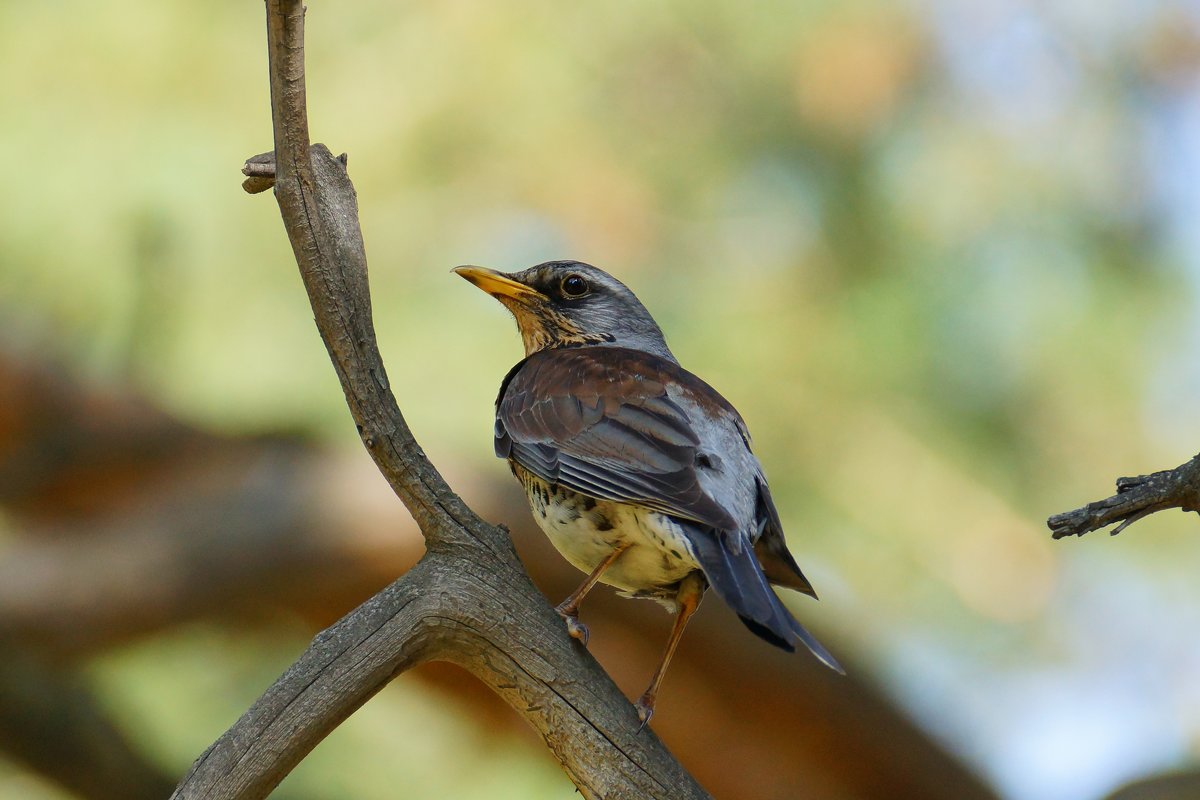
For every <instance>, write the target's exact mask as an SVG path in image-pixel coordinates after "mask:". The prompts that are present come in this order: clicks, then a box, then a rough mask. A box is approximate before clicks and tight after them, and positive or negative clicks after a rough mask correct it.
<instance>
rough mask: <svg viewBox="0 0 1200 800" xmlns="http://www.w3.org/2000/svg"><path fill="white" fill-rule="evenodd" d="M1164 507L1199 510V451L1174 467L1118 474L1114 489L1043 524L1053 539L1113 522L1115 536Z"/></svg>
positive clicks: (1080, 534) (1073, 534)
mask: <svg viewBox="0 0 1200 800" xmlns="http://www.w3.org/2000/svg"><path fill="white" fill-rule="evenodd" d="M1168 508H1180V509H1183V510H1184V511H1196V512H1200V455H1197V456H1196V457H1195V458H1193V459H1192V460H1191V461H1189V462H1187V463H1186V464H1181V465H1179V466H1178V467H1176V468H1175V469H1167V470H1163V471H1161V472H1155V473H1153V474H1150V475H1139V476H1137V477H1135V478H1118V479H1117V493H1116V494H1115V495H1113V496H1112V497H1107V498H1105V499H1103V500H1097V501H1096V502H1094V503H1088V504H1087V505H1086V506H1084V507H1082V508H1077V509H1075V510H1074V511H1067V512H1065V513H1063V514H1055V515H1054V516H1053V517H1050V519H1049V520H1047V522H1046V524H1047V525H1048V526H1049V527H1050V530H1052V531H1053V532H1054V538H1055V539H1061V538H1063V537H1064V536H1082V535H1084V534H1085V533H1088V532H1090V531H1096V530H1100V529H1101V528H1105V527H1107V526H1109V525H1112V524H1113V523H1120V524H1119V525H1117V527H1116V528H1114V529H1113V531H1112V535H1113V536H1116V535H1117V534H1118V533H1120V532H1121V531H1123V530H1125V529H1126V528H1128V527H1129V526H1130V525H1132V524H1133V523H1135V522H1137V521H1138V520H1140V519H1142V518H1144V517H1147V516H1149V515H1151V514H1153V513H1155V512H1158V511H1164V510H1166V509H1168Z"/></svg>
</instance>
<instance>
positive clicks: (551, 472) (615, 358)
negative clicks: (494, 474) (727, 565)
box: [496, 347, 737, 530]
mask: <svg viewBox="0 0 1200 800" xmlns="http://www.w3.org/2000/svg"><path fill="white" fill-rule="evenodd" d="M672 380H675V381H684V382H688V383H699V381H698V379H696V378H694V377H693V376H691V375H690V373H687V372H685V371H684V370H682V369H681V368H679V367H678V365H675V364H673V363H671V362H669V361H667V360H665V359H661V358H658V357H657V356H653V355H650V354H648V353H641V352H638V351H635V350H627V349H624V348H618V347H585V348H579V349H569V350H544V351H541V352H538V353H534V354H533V355H532V356H530V357H529V358H527V359H526V360H525V361H523V362H522V363H521V364H518V365H517V366H516V367H515V368H514V369H513V371H512V372H510V373H509V376H508V378H506V380H505V383H504V385H503V386H502V387H501V389H500V397H499V398H497V403H496V453H497V455H500V456H503V457H506V458H511V459H513V460H514V461H516V462H517V463H518V464H520V465H521V466H522V467H524V468H525V469H527V470H529V471H530V472H532V473H533V474H534V475H537V476H538V477H540V478H542V479H543V480H546V481H549V482H551V483H558V484H562V485H564V486H566V487H568V488H570V489H574V490H575V491H577V492H582V493H583V494H586V495H590V496H593V497H599V498H603V499H607V500H616V501H619V502H626V503H632V504H635V505H642V506H646V507H648V508H653V509H656V510H659V511H662V512H664V513H667V514H671V515H673V516H677V517H681V518H683V519H688V520H692V521H695V522H699V523H701V524H703V525H708V526H711V527H713V528H717V529H720V530H734V529H736V527H737V524H736V522H735V521H734V520H733V518H732V517H730V515H729V514H728V513H727V512H726V511H725V510H724V509H722V508H721V506H720V505H719V504H718V503H717V502H716V501H715V500H713V498H711V497H709V496H708V495H707V494H705V492H704V491H703V490H702V489H701V487H700V481H699V476H698V474H697V472H696V452H697V447H698V445H699V443H700V440H699V439H698V438H697V436H696V433H695V431H694V430H693V429H692V423H691V420H689V419H688V417H687V414H686V413H685V412H684V411H683V409H681V408H680V407H679V406H678V405H677V404H676V403H674V402H673V401H672V400H671V399H670V398H669V397H668V396H667V390H666V383H667V382H668V381H672ZM700 386H702V387H703V388H704V389H706V390H707V391H708V392H709V393H711V394H712V395H713V397H714V399H713V401H712V402H714V403H720V404H723V405H727V404H726V403H725V401H724V400H723V399H722V398H720V396H719V395H716V393H715V392H712V390H711V389H708V387H707V386H706V385H704V384H700Z"/></svg>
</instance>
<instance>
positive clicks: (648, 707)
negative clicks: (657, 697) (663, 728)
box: [633, 695, 654, 733]
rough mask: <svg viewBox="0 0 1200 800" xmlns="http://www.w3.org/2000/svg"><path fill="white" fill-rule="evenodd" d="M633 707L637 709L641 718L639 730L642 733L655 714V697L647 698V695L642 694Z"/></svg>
mask: <svg viewBox="0 0 1200 800" xmlns="http://www.w3.org/2000/svg"><path fill="white" fill-rule="evenodd" d="M633 707H634V708H635V709H637V715H638V719H639V720H641V723H642V724H641V725H638V729H637V732H638V733H641V732H642V731H643V730H645V729H646V726H647V725H649V724H650V718H651V717H653V716H654V698H653V697H650V698H647V697H646V696H645V695H642V696H641V697H639V698H638V701H637V702H636V703H634V704H633Z"/></svg>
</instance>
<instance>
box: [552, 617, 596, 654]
mask: <svg viewBox="0 0 1200 800" xmlns="http://www.w3.org/2000/svg"><path fill="white" fill-rule="evenodd" d="M554 610H555V611H557V612H558V615H559V616H560V617H562V618H563V622H565V623H566V624H567V633H568V634H570V636H571V638H572V639H575V640H577V641H578V642H579V643H580V644H582V645H583V646H584V647H587V643H588V636H590V635H591V634H590V632H589V631H588V626H587V625H584V624H583V623H582V622H580V621H579V617H577V616H575V615H574V614H572V613H570V612H569V611H564V610H563V609H561V608H556V609H554Z"/></svg>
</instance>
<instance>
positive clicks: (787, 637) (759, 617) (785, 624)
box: [688, 526, 845, 674]
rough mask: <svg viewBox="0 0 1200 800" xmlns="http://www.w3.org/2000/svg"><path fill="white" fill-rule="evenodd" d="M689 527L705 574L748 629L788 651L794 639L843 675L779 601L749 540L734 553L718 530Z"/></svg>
mask: <svg viewBox="0 0 1200 800" xmlns="http://www.w3.org/2000/svg"><path fill="white" fill-rule="evenodd" d="M688 528H689V530H688V532H689V533H690V534H691V535H690V536H689V537H688V538H689V539H690V540H691V542H692V545H693V546H694V547H695V550H696V557H697V558H698V559H699V561H700V566H701V568H702V569H703V570H704V576H705V577H706V578H708V582H709V583H710V584H712V587H713V589H714V590H715V591H716V593H717V594H718V595H720V596H721V599H722V600H724V601H725V602H726V603H728V604H729V607H730V608H732V609H733V610H734V611H735V612H736V613H737V615H738V617H739V618H740V619H741V620H742V622H743V623H744V624H745V626H746V627H747V628H749V629H750V630H751V631H753V632H754V634H755V635H757V636H759V637H761V638H762V639H765V640H766V641H768V642H770V643H771V644H773V645H775V646H776V647H781V648H783V649H784V650H787V651H788V652H789V653H791V652H795V650H796V642H798V641H799V642H803V643H804V646H805V647H807V648H808V649H809V650H811V651H812V653H813V655H815V656H816V657H817V658H818V659H820V660H821V661H822V662H823V663H824V664H825V665H826V666H828V667H830V668H832V669H834V670H836V671H837V672H840V673H842V674H845V670H843V669H842V667H841V665H839V664H838V662H837V660H836V659H835V658H834V657H833V656H832V655H830V654H829V651H828V650H826V649H825V648H824V647H823V646H822V645H821V643H820V642H818V641H817V640H816V638H815V637H813V635H812V634H811V633H809V632H808V631H806V630H805V629H804V627H803V626H802V625H801V624H800V623H799V622H797V621H796V620H795V618H794V617H792V615H791V614H790V613H789V612H788V610H787V609H786V608H785V607H784V605H783V603H782V602H780V600H779V597H778V595H776V594H775V592H774V591H773V590H772V589H771V587H770V585H769V584H768V583H767V578H766V576H765V575H763V571H762V567H761V566H759V563H758V559H757V558H755V555H754V550H753V548H751V547H750V546H749V544H748V543H747V544H746V545H745V546H742V547H739V548H737V552H734V550H733V548H732V547H730V545H729V544H727V543H726V541H725V537H724V536H723V535H722V534H721V533H719V532H718V531H714V530H712V529H707V530H706V529H703V528H700V527H698V526H688Z"/></svg>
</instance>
